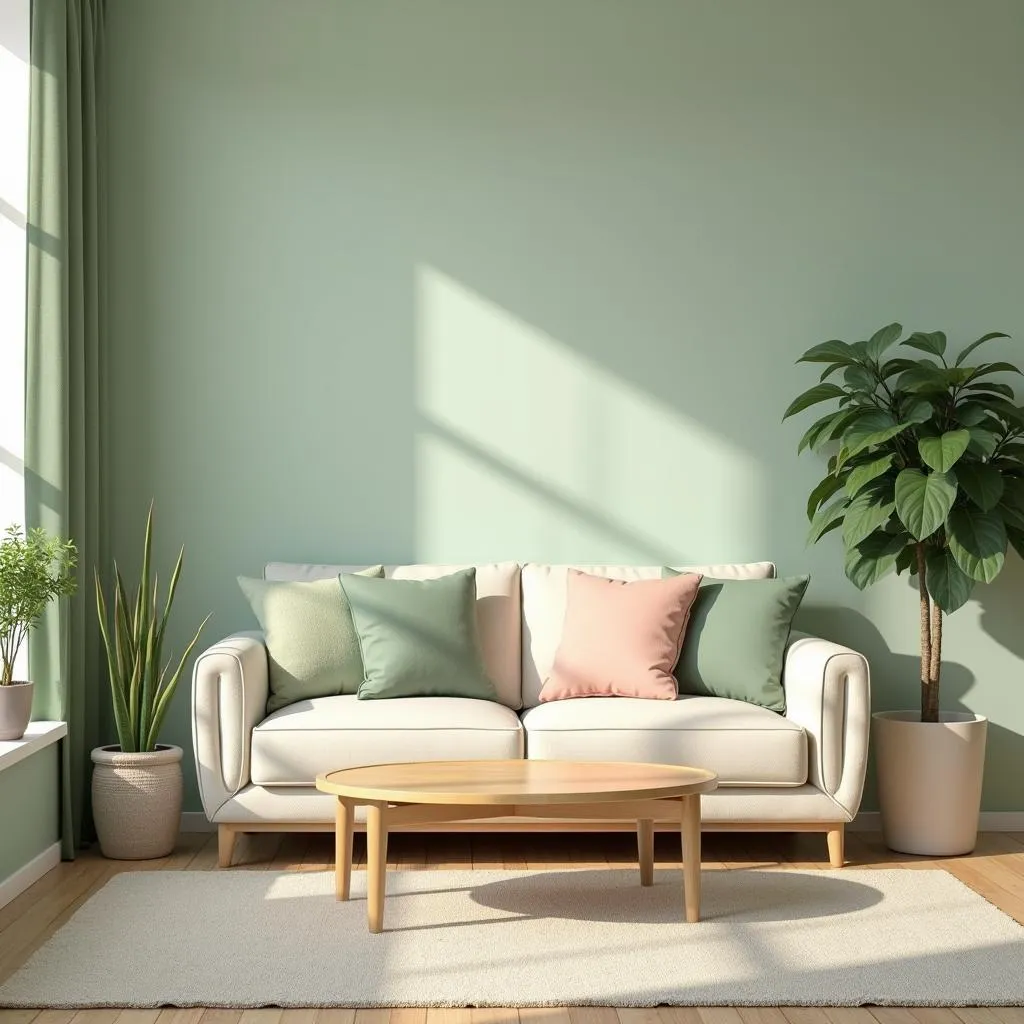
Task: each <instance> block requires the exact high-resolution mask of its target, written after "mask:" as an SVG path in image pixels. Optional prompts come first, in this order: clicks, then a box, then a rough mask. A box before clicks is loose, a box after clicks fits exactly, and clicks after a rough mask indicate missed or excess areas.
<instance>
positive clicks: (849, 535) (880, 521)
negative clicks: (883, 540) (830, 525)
mask: <svg viewBox="0 0 1024 1024" xmlns="http://www.w3.org/2000/svg"><path fill="white" fill-rule="evenodd" d="M895 510H896V503H895V502H894V501H885V500H879V498H878V496H877V495H876V494H873V493H872V492H871V491H861V492H860V494H858V495H857V497H856V498H854V499H853V500H852V501H851V502H850V505H849V507H848V508H847V510H846V516H845V517H844V519H843V543H844V544H845V545H846V547H847V548H848V549H849V548H852V547H856V546H857V545H858V544H859V543H860V542H861V541H862V540H864V538H865V537H867V536H869V535H870V534H872V533H874V532H875V530H877V529H879V527H882V526H885V524H886V523H887V522H889V519H890V517H891V516H892V514H893V512H894V511H895Z"/></svg>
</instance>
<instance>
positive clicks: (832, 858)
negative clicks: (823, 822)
mask: <svg viewBox="0 0 1024 1024" xmlns="http://www.w3.org/2000/svg"><path fill="white" fill-rule="evenodd" d="M845 836H846V828H845V826H844V825H839V826H837V827H836V828H833V829H829V831H828V862H829V864H831V865H832V867H834V868H841V867H842V866H843V864H845V863H846V857H845V854H844V851H843V845H844V839H845Z"/></svg>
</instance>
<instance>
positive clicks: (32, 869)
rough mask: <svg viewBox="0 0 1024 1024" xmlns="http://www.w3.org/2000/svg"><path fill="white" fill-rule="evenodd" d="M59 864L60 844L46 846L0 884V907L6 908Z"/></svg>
mask: <svg viewBox="0 0 1024 1024" xmlns="http://www.w3.org/2000/svg"><path fill="white" fill-rule="evenodd" d="M59 863H60V843H54V844H53V846H48V847H47V848H46V849H45V850H43V852H42V853H40V854H39V855H38V856H37V857H33V858H32V859H31V860H30V861H29V862H28V863H27V864H26V865H25V866H24V867H21V868H18V870H17V871H15V872H14V874H13V875H10V876H9V877H7V878H5V879H4V880H3V881H2V882H0V907H6V906H7V904H8V903H10V902H11V900H13V899H15V898H16V897H17V896H20V895H21V894H22V893H23V892H24V891H25V890H26V889H27V888H28V887H29V886H30V885H34V884H35V883H36V882H38V881H39V879H40V878H42V877H43V875H45V874H46V872H47V871H50V870H52V869H53V868H55V867H56V866H57V865H58V864H59Z"/></svg>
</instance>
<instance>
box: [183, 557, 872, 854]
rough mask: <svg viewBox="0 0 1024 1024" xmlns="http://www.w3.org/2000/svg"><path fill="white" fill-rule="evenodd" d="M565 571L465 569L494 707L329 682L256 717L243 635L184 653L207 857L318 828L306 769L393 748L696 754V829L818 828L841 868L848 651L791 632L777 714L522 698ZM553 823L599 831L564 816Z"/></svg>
mask: <svg viewBox="0 0 1024 1024" xmlns="http://www.w3.org/2000/svg"><path fill="white" fill-rule="evenodd" d="M354 568H358V567H353V566H336V565H293V564H286V563H271V564H269V565H267V566H266V568H265V571H264V575H265V578H266V579H272V580H312V579H322V578H325V577H328V576H334V575H337V573H339V572H342V571H351V570H352V569H354ZM456 568H464V566H441V565H411V566H397V567H394V566H393V567H388V568H386V570H385V571H386V574H387V575H388V576H394V577H396V578H406V579H428V578H434V577H437V576H441V575H444V574H446V573H448V572H451V571H453V570H454V569H456ZM580 568H583V569H586V570H587V571H589V572H593V573H596V574H598V575H604V576H610V577H614V578H617V579H627V580H633V579H649V578H653V577H658V576H660V574H661V567H660V566H647V567H637V566H621V565H619V566H616V565H593V566H581V567H580ZM685 568H690V569H696V571H700V572H703V573H704V574H705V575H706V576H709V577H716V578H721V579H763V578H768V577H771V576H773V575H774V573H775V567H774V566H773V565H772V564H771V563H769V562H758V563H750V564H743V565H711V566H701V567H693V566H691V567H685ZM567 569H568V566H565V565H561V566H555V565H537V564H527V565H523V566H520V565H518V564H516V563H503V564H493V565H479V566H477V567H476V570H477V575H476V579H477V611H478V615H477V618H478V625H479V637H480V644H481V649H482V653H483V657H484V662H485V664H486V667H487V669H488V673H489V674H490V676H491V678H492V680H493V682H494V684H495V688H496V690H497V693H498V698H499V701H500V703H499V702H493V703H492V702H490V701H480V700H470V699H465V698H455V697H419V698H397V699H392V700H364V701H360V700H357V699H356V697H355V696H354V695H352V696H347V695H344V696H334V697H321V698H316V699H313V700H307V701H302V702H300V703H297V704H292V705H290V706H289V707H286V708H283V709H281V710H280V711H276V712H275V713H273V714H271V715H267V712H266V705H267V696H268V683H267V654H266V648H265V647H264V645H263V642H262V639H261V635H260V634H259V633H254V632H245V633H236V634H234V635H233V636H229V637H227V638H226V639H224V640H222V641H221V642H220V643H217V644H214V645H213V646H212V647H210V648H208V649H207V650H205V651H204V652H203V653H202V654H200V655H199V657H198V659H197V660H196V664H195V670H194V673H193V681H192V722H193V748H194V751H195V760H196V771H197V774H198V779H199V790H200V793H201V795H202V801H203V808H204V810H205V812H206V815H207V817H208V818H209V819H210V821H211V822H214V823H216V824H217V826H218V831H219V834H220V844H219V847H220V862H221V864H222V865H228V864H230V862H231V854H232V849H233V845H234V839H235V836H236V834H237V833H239V832H257V831H313V830H330V829H333V827H334V800H333V797H331V796H329V795H325V794H322V793H319V792H317V790H316V789H315V788H314V785H313V781H314V779H315V777H316V775H317V774H318V773H320V772H324V771H330V770H334V769H338V768H344V767H349V766H353V765H362V764H374V763H385V762H395V761H421V760H451V759H458V760H469V759H481V760H488V759H501V758H520V757H528V758H545V759H558V760H583V761H586V760H602V761H637V762H661V763H667V764H691V765H696V766H699V767H705V768H710V769H712V770H714V771H715V772H717V773H718V776H719V788H718V789H717V790H716V791H715V792H714V793H712V794H709V795H707V796H705V797H704V800H703V817H704V827H705V828H706V829H740V830H750V831H814V832H825V833H827V835H828V849H829V855H830V860H831V862H832V863H833V864H834V865H836V866H839V865H841V864H842V863H843V830H844V826H845V824H846V823H847V822H849V821H851V820H852V819H853V817H854V815H855V814H856V813H857V809H858V806H859V804H860V799H861V793H862V790H863V785H864V773H865V766H866V762H867V746H868V723H869V707H870V699H869V690H868V686H869V682H868V664H867V662H866V660H865V659H864V657H863V656H862V655H860V654H857V653H856V652H855V651H851V650H849V649H847V648H845V647H841V646H839V645H837V644H834V643H830V642H829V641H827V640H819V639H816V638H813V637H808V636H802V635H794V636H793V637H792V639H791V641H790V644H789V647H788V650H787V654H786V661H785V674H784V685H785V691H786V713H785V715H779V714H776V713H775V712H773V711H769V710H767V709H765V708H762V707H759V706H756V705H753V704H747V703H744V702H742V701H735V700H727V699H724V698H718V697H700V696H680V697H679V698H678V699H677V700H675V701H660V700H639V699H634V698H623V697H614V698H603V697H589V698H583V699H575V700H565V701H556V702H549V703H544V704H540V703H539V701H538V694H539V692H540V688H541V684H542V682H543V680H544V678H545V676H546V675H547V673H548V670H549V668H550V666H551V663H552V661H553V659H554V654H555V650H556V648H557V646H558V641H559V637H560V633H561V627H562V621H563V617H564V613H565V593H566V576H567ZM634 824H635V823H633V822H623V823H622V827H623V828H632V827H634ZM554 825H555V827H556V828H564V829H566V830H568V829H579V828H584V829H586V828H590V829H595V830H597V829H601V830H607V829H609V828H614V827H615V823H611V824H609V823H608V822H588V821H580V820H578V819H574V820H566V821H564V822H561V821H559V822H555V823H554ZM667 826H668V823H666V827H667ZM357 827H358V825H357ZM443 827H446V826H439V825H432V826H430V828H432V829H434V830H437V829H440V828H443ZM447 827H449V828H460V829H474V830H481V831H482V830H509V831H510V830H514V829H531V828H551V827H552V819H543V820H539V819H538V820H531V819H488V820H487V821H482V822H479V823H473V822H459V823H457V824H453V825H450V826H447ZM672 827H678V825H677V824H676V823H672Z"/></svg>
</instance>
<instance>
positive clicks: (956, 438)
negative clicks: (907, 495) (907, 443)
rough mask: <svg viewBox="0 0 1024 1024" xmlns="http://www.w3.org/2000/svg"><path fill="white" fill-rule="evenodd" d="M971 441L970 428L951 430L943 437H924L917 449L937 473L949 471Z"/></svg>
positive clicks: (924, 460)
mask: <svg viewBox="0 0 1024 1024" xmlns="http://www.w3.org/2000/svg"><path fill="white" fill-rule="evenodd" d="M970 443H971V434H970V431H968V430H949V431H947V432H946V433H945V434H943V435H942V436H941V437H922V438H921V439H920V440H919V441H918V442H917V450H918V452H920V454H921V459H922V461H923V462H924V464H925V465H926V466H929V467H930V468H932V469H934V470H935V472H936V473H948V472H949V471H950V470H951V469H952V468H953V467H954V466H955V465H956V463H957V462H958V461H959V459H960V456H961V455H963V453H964V452H965V451H967V446H968V445H969V444H970Z"/></svg>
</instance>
